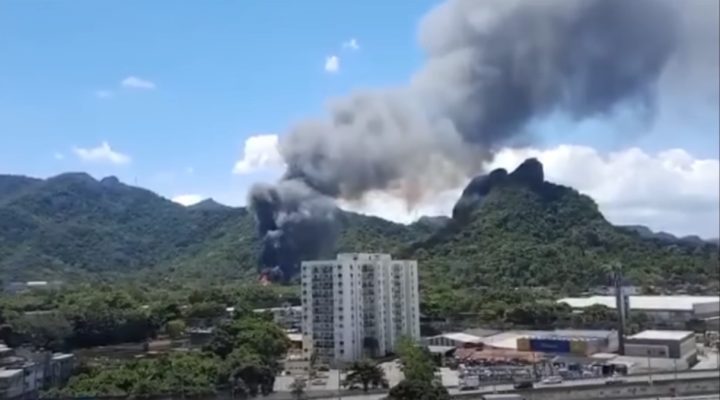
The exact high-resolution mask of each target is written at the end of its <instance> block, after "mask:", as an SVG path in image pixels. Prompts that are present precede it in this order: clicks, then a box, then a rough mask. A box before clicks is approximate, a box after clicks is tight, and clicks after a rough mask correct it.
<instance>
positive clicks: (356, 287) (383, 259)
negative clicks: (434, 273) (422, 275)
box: [301, 253, 420, 365]
mask: <svg viewBox="0 0 720 400" xmlns="http://www.w3.org/2000/svg"><path fill="white" fill-rule="evenodd" d="M301 278H302V307H303V310H302V312H303V316H302V318H303V322H302V331H303V351H304V352H305V353H306V355H307V356H308V357H310V356H311V355H313V354H314V355H315V357H316V358H317V360H318V361H319V362H321V363H327V364H332V365H336V364H342V363H348V362H352V361H355V360H358V359H360V358H363V357H365V356H369V357H373V356H382V355H385V354H388V353H391V352H393V351H394V350H395V347H396V345H397V343H398V340H399V339H400V338H401V337H403V336H406V337H409V338H411V339H415V340H417V339H419V338H420V311H419V293H418V273H417V261H411V260H393V259H392V258H391V257H390V255H389V254H365V253H352V254H339V255H338V256H337V259H335V260H323V261H306V262H303V263H302V275H301Z"/></svg>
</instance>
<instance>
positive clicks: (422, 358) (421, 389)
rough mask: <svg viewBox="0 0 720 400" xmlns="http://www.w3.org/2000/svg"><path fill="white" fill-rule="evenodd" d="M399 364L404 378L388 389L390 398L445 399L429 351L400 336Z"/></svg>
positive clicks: (405, 399) (409, 399) (448, 396)
mask: <svg viewBox="0 0 720 400" xmlns="http://www.w3.org/2000/svg"><path fill="white" fill-rule="evenodd" d="M398 353H399V354H400V364H401V366H402V370H403V374H404V375H405V379H404V380H402V381H401V382H400V383H399V384H398V385H396V386H395V387H393V388H392V389H391V390H390V393H389V395H388V399H390V400H446V399H449V398H450V395H449V394H448V392H447V390H446V389H445V388H444V387H443V386H442V384H441V382H438V380H437V378H436V377H435V372H436V371H437V366H436V365H435V363H434V361H433V359H432V356H431V354H430V352H429V351H428V350H427V349H426V348H424V347H420V346H419V345H418V344H417V343H415V342H413V341H412V340H411V339H409V338H402V339H401V340H400V343H399V346H398Z"/></svg>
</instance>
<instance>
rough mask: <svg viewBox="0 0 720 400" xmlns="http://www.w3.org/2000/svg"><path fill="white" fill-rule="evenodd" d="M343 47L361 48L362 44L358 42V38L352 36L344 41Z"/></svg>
mask: <svg viewBox="0 0 720 400" xmlns="http://www.w3.org/2000/svg"><path fill="white" fill-rule="evenodd" d="M342 48H343V49H347V50H359V49H360V45H359V44H358V41H357V39H355V38H352V39H349V40H346V41H344V42H343V44H342Z"/></svg>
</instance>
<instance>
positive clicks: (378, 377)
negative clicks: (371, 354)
mask: <svg viewBox="0 0 720 400" xmlns="http://www.w3.org/2000/svg"><path fill="white" fill-rule="evenodd" d="M349 371H350V372H349V373H348V374H347V377H346V378H345V381H346V384H347V385H348V386H350V385H353V384H360V385H362V388H363V392H367V391H368V389H369V388H370V387H373V388H377V387H387V380H386V379H385V372H384V371H383V369H382V368H381V367H380V366H379V365H377V364H375V363H373V362H372V361H369V360H362V361H356V362H354V363H353V364H352V365H351V366H350V369H349Z"/></svg>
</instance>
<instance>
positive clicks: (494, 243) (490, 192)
mask: <svg viewBox="0 0 720 400" xmlns="http://www.w3.org/2000/svg"><path fill="white" fill-rule="evenodd" d="M406 254H407V255H410V256H413V257H416V258H417V259H418V260H419V264H420V266H421V267H422V268H423V272H424V276H425V281H426V282H432V284H433V288H435V289H437V288H443V287H444V288H452V289H458V288H468V287H475V288H477V287H508V286H549V287H556V288H558V289H559V291H561V292H565V293H567V292H576V291H578V290H580V289H585V288H587V287H588V286H593V285H606V284H608V283H609V282H608V278H607V277H608V274H607V268H608V266H609V265H611V264H613V263H620V264H621V265H622V266H623V268H624V270H625V274H626V278H627V279H628V280H629V281H630V282H631V283H634V284H637V285H643V286H661V287H662V286H668V285H676V284H684V283H696V284H704V283H705V284H707V283H709V282H717V281H718V247H717V245H715V244H711V243H706V242H702V241H700V242H692V241H667V240H660V239H657V238H644V237H642V236H641V235H640V234H638V233H637V232H634V231H631V230H628V229H624V228H621V227H616V226H613V225H611V224H610V223H609V222H607V221H606V220H605V218H604V217H603V215H602V214H601V213H600V212H599V210H598V207H597V204H596V203H595V202H594V201H593V200H592V199H591V198H590V197H588V196H585V195H582V194H580V193H578V192H577V191H575V190H573V189H571V188H568V187H565V186H560V185H556V184H553V183H550V182H547V181H545V180H544V176H543V169H542V165H541V164H540V163H539V162H537V161H536V160H532V159H531V160H527V161H526V162H525V163H523V164H522V165H521V166H520V167H518V169H517V170H515V171H514V172H512V173H510V174H508V173H507V172H506V171H504V170H496V171H493V172H491V173H490V174H489V175H487V176H482V177H478V178H476V179H474V180H473V181H472V182H471V183H470V184H469V185H468V186H467V188H466V189H465V191H464V193H463V195H462V197H461V199H460V200H459V201H458V203H457V205H456V207H455V210H454V218H453V220H452V221H451V222H450V223H448V224H447V226H446V227H445V228H443V229H442V230H440V231H438V232H437V233H436V234H434V235H433V236H432V237H430V238H429V239H426V240H421V241H419V242H417V243H415V244H413V245H412V246H411V247H410V249H408V250H407V252H406Z"/></svg>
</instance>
